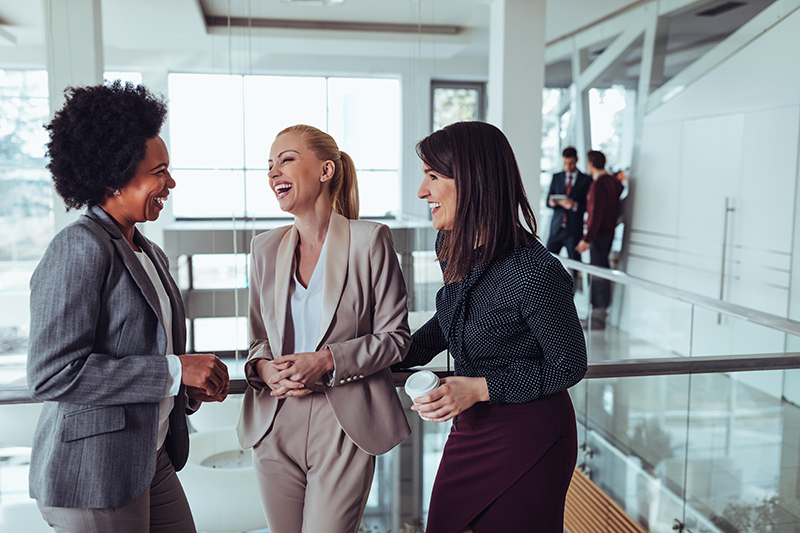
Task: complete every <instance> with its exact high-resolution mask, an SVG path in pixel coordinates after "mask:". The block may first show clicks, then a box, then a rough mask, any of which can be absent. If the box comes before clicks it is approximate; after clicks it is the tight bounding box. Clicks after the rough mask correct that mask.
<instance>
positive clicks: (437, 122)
mask: <svg viewBox="0 0 800 533" xmlns="http://www.w3.org/2000/svg"><path fill="white" fill-rule="evenodd" d="M478 105H479V93H478V90H477V89H458V88H452V87H437V88H435V89H434V90H433V131H436V130H440V129H442V128H444V127H445V126H447V125H448V124H452V123H453V122H461V121H463V120H478V118H479V117H480V109H479V108H478Z"/></svg>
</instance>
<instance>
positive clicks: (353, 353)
mask: <svg viewBox="0 0 800 533" xmlns="http://www.w3.org/2000/svg"><path fill="white" fill-rule="evenodd" d="M354 244H355V243H353V242H351V243H350V245H351V246H353V245H354ZM369 270H370V280H369V284H370V287H369V289H370V290H371V292H372V295H371V297H370V304H371V305H372V333H370V334H367V335H362V336H361V337H357V338H355V339H350V340H347V341H344V342H336V343H330V344H328V345H327V348H328V349H329V350H330V351H331V354H333V360H334V365H335V367H336V380H335V381H334V383H333V386H337V385H339V384H343V383H342V381H344V383H347V379H346V378H347V377H356V378H359V379H360V378H362V377H364V376H369V375H370V374H373V373H375V372H378V371H379V370H383V369H384V368H388V367H389V366H391V365H393V364H395V363H399V362H400V361H402V360H403V357H405V355H406V353H407V352H408V348H409V346H410V345H411V335H410V333H409V329H408V310H407V308H406V284H405V280H404V279H403V273H402V271H401V270H400V263H399V262H398V260H397V253H396V252H395V250H394V244H393V242H392V234H391V231H390V230H389V228H388V227H387V226H384V225H378V226H377V227H376V228H375V230H373V232H372V236H371V239H370V244H369Z"/></svg>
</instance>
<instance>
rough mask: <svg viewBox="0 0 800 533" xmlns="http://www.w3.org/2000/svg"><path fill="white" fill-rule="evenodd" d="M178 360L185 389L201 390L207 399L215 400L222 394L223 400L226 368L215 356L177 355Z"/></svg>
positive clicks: (226, 385) (226, 386)
mask: <svg viewBox="0 0 800 533" xmlns="http://www.w3.org/2000/svg"><path fill="white" fill-rule="evenodd" d="M178 358H180V360H181V383H183V384H184V385H186V386H187V387H195V388H198V389H202V390H203V393H204V394H205V395H206V396H208V397H209V398H217V397H219V396H220V395H221V394H223V392H224V395H223V396H222V398H223V399H224V398H225V396H227V395H228V387H229V386H230V380H229V378H228V367H227V366H225V363H223V362H222V361H220V360H219V358H218V357H217V356H216V355H212V354H210V353H205V354H190V355H179V356H178ZM205 401H222V400H205Z"/></svg>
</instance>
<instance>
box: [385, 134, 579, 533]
mask: <svg viewBox="0 0 800 533" xmlns="http://www.w3.org/2000/svg"><path fill="white" fill-rule="evenodd" d="M417 154H419V156H420V158H421V159H422V163H423V172H424V178H423V180H422V185H421V186H420V188H419V192H418V196H419V197H420V198H422V199H423V200H425V201H427V202H428V205H429V206H430V208H431V213H432V214H433V227H434V228H436V229H438V230H439V235H438V237H437V242H436V251H437V254H438V258H439V261H440V265H441V267H442V270H443V273H444V274H443V275H444V287H443V288H442V289H440V290H439V293H438V294H437V295H436V314H435V315H434V316H433V318H431V319H430V320H429V321H428V322H427V323H426V324H425V325H423V326H422V327H421V328H420V329H419V330H418V331H416V332H415V333H414V335H413V336H412V343H411V349H410V350H409V352H408V356H407V357H406V358H405V360H403V362H402V364H400V365H395V367H393V368H394V369H396V370H401V369H406V368H411V367H415V366H419V365H424V364H427V363H428V362H430V361H431V360H432V359H433V358H434V357H435V356H436V354H438V353H440V352H442V351H443V350H450V353H451V355H452V356H453V359H454V361H455V376H453V377H448V378H444V379H443V380H441V385H440V386H439V388H437V389H436V390H434V391H433V392H431V393H430V394H427V395H425V396H422V397H420V398H416V399H415V405H414V406H412V409H413V410H415V411H418V412H419V414H420V415H421V416H422V417H424V418H426V419H429V420H433V421H434V422H445V421H447V420H450V419H453V418H454V417H457V419H456V420H455V421H454V424H453V427H452V430H451V432H450V435H449V437H448V439H447V444H446V445H445V448H444V452H443V455H442V460H441V464H440V466H439V471H438V473H437V475H436V480H435V482H434V486H433V493H432V495H431V502H430V511H429V514H428V523H427V529H426V531H427V532H428V533H465V532H475V533H494V532H499V531H503V532H508V533H512V532H520V533H521V532H529V531H537V532H540V533H563V527H564V501H565V499H566V494H567V489H568V487H569V484H570V481H571V479H572V474H573V470H574V467H575V460H576V457H577V453H578V443H577V431H576V423H575V412H574V410H573V407H572V402H571V400H570V397H569V394H568V393H567V390H566V389H568V388H569V387H571V386H573V385H575V384H576V383H578V382H579V381H580V380H581V379H582V378H583V376H584V374H585V373H586V345H585V342H584V336H583V332H582V330H581V326H580V323H579V321H578V315H577V313H576V311H575V304H574V302H573V292H572V278H571V277H570V275H569V274H568V273H567V271H566V270H565V269H564V267H563V266H562V265H561V262H560V261H559V260H558V259H557V258H555V257H554V256H553V255H552V254H550V253H549V252H548V251H547V250H546V249H545V247H544V246H542V244H541V243H540V242H539V240H538V239H537V238H536V221H535V220H534V217H533V212H532V210H531V207H530V205H529V204H528V200H527V198H526V196H525V192H524V190H523V187H522V178H521V176H520V172H519V168H518V166H517V162H516V158H515V157H514V153H513V152H512V150H511V146H510V145H509V143H508V140H507V139H506V137H505V135H503V133H502V132H501V131H500V130H499V129H497V128H496V127H494V126H492V125H490V124H486V123H482V122H458V123H455V124H451V125H449V126H447V127H445V128H443V129H441V130H439V131H437V132H435V133H432V134H431V135H429V136H428V137H426V138H425V139H423V140H422V141H421V142H420V143H419V144H418V145H417ZM523 220H524V222H523Z"/></svg>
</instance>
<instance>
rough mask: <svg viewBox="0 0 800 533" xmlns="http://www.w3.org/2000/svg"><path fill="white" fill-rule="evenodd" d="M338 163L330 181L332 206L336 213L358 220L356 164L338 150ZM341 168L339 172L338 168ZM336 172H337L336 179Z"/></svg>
mask: <svg viewBox="0 0 800 533" xmlns="http://www.w3.org/2000/svg"><path fill="white" fill-rule="evenodd" d="M339 157H340V164H338V165H336V171H335V172H334V177H333V181H332V182H331V196H333V208H334V209H335V210H336V212H337V213H339V214H340V215H342V216H343V217H345V218H349V219H350V220H358V208H359V202H358V180H356V166H355V164H353V160H352V159H351V158H350V156H349V155H347V153H346V152H342V151H340V152H339ZM340 168H341V172H339V169H340ZM336 174H339V176H338V177H339V179H338V180H337V179H336V178H337V176H336Z"/></svg>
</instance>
